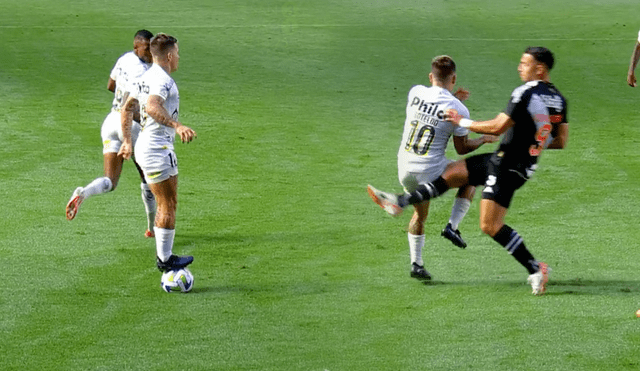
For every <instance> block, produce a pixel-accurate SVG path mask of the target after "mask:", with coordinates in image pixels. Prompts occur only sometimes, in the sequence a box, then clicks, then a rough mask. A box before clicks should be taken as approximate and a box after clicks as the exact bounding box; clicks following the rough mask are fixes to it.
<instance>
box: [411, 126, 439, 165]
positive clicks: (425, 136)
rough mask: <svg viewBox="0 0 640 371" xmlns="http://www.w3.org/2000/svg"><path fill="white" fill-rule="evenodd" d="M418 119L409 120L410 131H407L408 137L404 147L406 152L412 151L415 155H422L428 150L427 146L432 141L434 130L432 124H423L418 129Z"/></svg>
mask: <svg viewBox="0 0 640 371" xmlns="http://www.w3.org/2000/svg"><path fill="white" fill-rule="evenodd" d="M419 123H420V121H417V120H416V121H412V122H411V133H409V139H407V143H406V144H405V145H404V149H405V150H406V151H407V152H413V153H415V154H416V155H419V156H424V155H426V154H427V152H429V147H430V146H431V143H433V138H434V137H435V134H436V131H435V129H434V128H433V126H429V125H424V126H421V127H420V129H418V124H419Z"/></svg>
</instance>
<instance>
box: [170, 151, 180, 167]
mask: <svg viewBox="0 0 640 371" xmlns="http://www.w3.org/2000/svg"><path fill="white" fill-rule="evenodd" d="M169 163H170V164H171V167H176V166H178V159H177V158H175V157H174V156H173V153H171V152H169Z"/></svg>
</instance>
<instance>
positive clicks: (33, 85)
mask: <svg viewBox="0 0 640 371" xmlns="http://www.w3.org/2000/svg"><path fill="white" fill-rule="evenodd" d="M637 10H638V4H637V1H635V0H617V1H610V2H607V3H606V4H605V3H604V2H602V1H596V0H585V1H581V0H580V1H579V0H567V1H562V2H560V1H551V0H542V1H536V2H533V1H524V0H496V1H488V2H487V1H479V0H469V1H465V0H461V1H450V0H434V1H414V0H398V1H384V0H372V1H369V2H367V1H355V0H344V1H337V0H336V1H308V0H300V1H285V0H265V1H258V0H237V1H235V0H233V1H232V0H215V1H196V0H177V1H173V2H152V1H139V2H136V1H121V0H116V1H110V2H97V1H96V2H93V1H65V0H61V1H55V2H54V1H50V0H46V1H45V0H39V1H38V0H33V1H17V0H3V1H2V3H0V36H1V38H0V39H1V40H2V41H1V42H0V45H1V46H0V104H1V105H2V109H1V110H0V140H1V143H2V147H1V148H2V149H1V150H0V154H1V161H0V195H1V196H2V204H3V209H4V211H3V212H2V214H1V215H2V216H0V223H1V224H2V227H1V228H0V265H1V267H2V268H1V270H0V282H1V284H0V287H1V290H2V293H1V294H0V313H1V314H0V339H1V341H0V369H2V370H169V369H170V370H311V371H323V370H330V371H338V370H349V371H351V370H505V371H506V370H563V371H564V370H637V369H640V319H638V318H636V317H635V314H634V313H635V311H636V310H637V309H639V308H640V281H639V278H638V272H639V268H640V263H639V262H640V248H639V246H638V241H639V240H640V233H639V232H638V219H639V217H640V202H639V201H638V184H640V182H639V181H640V149H639V148H640V125H639V123H640V110H639V109H638V107H639V106H640V88H638V89H631V88H630V87H628V86H627V85H626V72H627V67H628V64H629V59H630V55H631V52H632V48H633V45H634V43H635V40H636V37H637V33H638V29H639V28H640V21H639V20H638V12H637ZM140 28H148V29H149V30H151V31H152V32H154V33H157V32H167V33H170V34H173V35H175V36H176V37H177V38H178V39H179V40H180V52H181V57H182V59H181V62H180V69H179V70H178V71H177V72H176V73H175V74H174V78H175V80H176V81H177V83H178V86H179V88H180V93H181V107H180V108H181V120H182V121H183V122H184V123H185V124H186V125H189V126H191V127H193V128H194V129H195V130H196V131H197V133H198V138H197V139H196V140H195V141H194V142H193V143H191V144H189V145H183V144H181V143H177V144H176V152H177V155H178V158H179V161H180V187H179V207H178V216H177V236H176V241H175V247H174V250H175V252H176V253H179V254H187V253H188V254H193V255H194V256H195V259H196V260H195V263H194V264H193V266H192V268H191V270H192V272H193V273H194V275H195V287H194V289H193V292H192V293H189V294H166V293H165V292H163V291H162V290H161V289H160V287H159V282H160V273H159V272H158V271H157V269H156V268H155V264H154V255H155V246H154V243H153V241H151V240H145V239H144V237H143V232H144V228H145V220H144V210H143V206H142V204H141V202H140V188H139V181H138V179H137V174H136V172H135V170H134V169H133V167H132V166H131V164H130V163H127V164H126V165H125V168H124V171H123V176H122V178H121V181H120V184H119V186H118V188H117V190H116V191H115V192H113V193H110V194H107V195H103V196H99V197H94V198H91V199H89V200H88V201H86V202H85V203H84V204H83V206H82V208H81V210H80V213H79V215H78V217H77V218H76V219H75V220H74V221H72V222H68V221H67V220H66V219H65V217H64V212H63V209H64V206H65V204H66V202H67V201H68V199H69V196H70V195H71V192H72V191H73V189H74V188H75V187H77V186H80V185H85V184H87V183H88V182H89V181H91V180H92V179H94V178H95V177H97V176H100V175H101V174H102V155H101V153H102V152H101V143H100V136H99V128H100V125H101V123H102V120H103V119H104V117H105V116H106V114H107V113H108V110H109V107H110V101H111V98H112V97H111V95H110V93H109V92H108V91H107V90H106V83H107V79H108V74H109V71H110V69H111V67H112V66H113V63H114V62H115V60H116V59H117V57H118V56H120V55H121V54H122V53H124V52H126V51H128V50H130V48H131V40H132V36H133V34H134V33H135V31H136V30H138V29H140ZM530 45H543V46H547V47H549V48H550V49H551V50H552V51H554V53H555V55H556V60H557V66H556V67H555V68H554V70H553V71H552V79H553V81H554V83H555V84H556V85H557V86H558V87H559V88H560V89H561V91H562V92H563V94H565V96H566V97H567V99H568V100H569V105H570V106H569V110H570V111H569V119H570V139H569V145H568V147H567V149H566V150H564V151H555V152H554V151H548V152H545V153H544V154H543V157H542V159H541V163H540V170H539V171H538V172H537V174H536V175H535V177H534V178H533V179H532V180H531V181H530V182H529V183H528V184H527V185H525V187H523V188H522V189H521V190H520V191H519V192H518V193H517V194H516V198H515V200H514V202H513V206H512V208H511V211H510V213H509V215H508V217H507V223H508V224H509V225H511V226H513V227H514V228H515V229H516V230H517V231H518V232H519V233H520V234H521V235H522V236H523V238H524V240H525V242H526V243H527V245H528V247H529V248H530V249H531V251H532V252H533V253H534V255H535V256H536V257H537V258H539V259H541V260H544V261H546V262H547V263H549V265H550V266H551V267H553V272H552V276H551V281H550V286H549V288H548V294H547V295H545V296H542V297H534V296H532V295H531V294H530V287H529V286H528V285H527V284H526V271H525V270H524V269H523V268H522V267H521V266H520V265H518V264H517V263H516V262H515V260H514V259H513V258H511V257H510V256H509V255H508V254H507V253H506V252H505V251H504V250H503V249H502V248H500V247H499V246H498V245H497V244H496V243H494V242H493V241H492V240H491V239H490V238H488V237H486V236H484V235H482V233H481V231H480V229H479V227H478V203H477V202H474V203H473V204H472V207H471V210H470V212H469V214H468V215H467V217H466V219H465V220H464V221H463V223H462V224H461V230H462V232H463V235H464V236H465V238H466V239H467V242H468V243H469V247H468V248H467V249H466V250H459V249H457V248H456V247H454V246H452V245H451V244H450V243H448V241H445V240H443V239H442V238H441V237H440V236H439V231H440V229H441V228H442V227H443V225H444V224H445V223H446V220H447V218H448V217H449V213H450V207H451V204H452V199H453V192H450V194H448V195H446V196H444V197H442V198H441V199H438V200H436V201H434V202H433V203H432V208H431V215H430V217H429V222H428V224H427V228H426V234H427V241H426V247H425V251H424V257H425V262H426V266H427V268H428V269H429V270H430V271H431V273H432V274H433V275H434V282H433V283H432V284H429V285H424V284H421V283H419V282H418V281H415V280H412V279H410V278H409V257H408V248H407V242H406V233H405V231H404V228H405V227H406V224H407V223H408V220H409V217H410V216H409V215H403V216H401V217H399V218H396V219H394V218H391V217H388V216H387V215H386V214H384V213H383V212H382V211H381V210H380V209H379V208H378V207H377V206H376V205H374V204H373V203H372V202H371V201H370V200H369V198H368V196H367V194H366V190H365V187H366V185H367V183H371V184H374V185H376V186H377V187H380V188H382V189H390V190H396V191H399V190H400V186H399V184H398V182H397V176H396V151H397V146H398V145H399V141H400V135H401V130H402V129H401V128H402V124H403V120H404V107H405V99H406V94H407V92H408V90H409V88H410V87H411V86H412V85H415V84H418V83H425V84H426V83H428V79H427V76H426V75H427V72H428V66H429V61H430V59H431V58H432V57H433V56H435V55H438V54H449V55H451V56H452V57H453V58H454V59H455V60H456V61H457V63H458V85H459V86H464V87H466V88H468V89H469V90H470V91H471V98H470V100H469V101H468V107H469V108H470V111H471V115H472V118H475V119H489V118H493V117H494V116H495V115H496V114H497V113H498V112H499V111H500V110H502V109H503V108H504V107H505V105H506V102H507V99H508V96H509V94H510V92H511V91H512V90H513V89H514V88H515V87H516V86H517V85H518V84H519V83H520V82H519V79H518V75H517V72H516V67H517V63H518V61H519V58H520V55H521V53H522V51H523V50H524V48H525V47H527V46H530ZM491 149H492V147H487V148H483V149H481V150H480V151H489V150H491ZM451 157H452V158H456V156H455V154H454V153H453V151H451ZM407 214H409V213H407Z"/></svg>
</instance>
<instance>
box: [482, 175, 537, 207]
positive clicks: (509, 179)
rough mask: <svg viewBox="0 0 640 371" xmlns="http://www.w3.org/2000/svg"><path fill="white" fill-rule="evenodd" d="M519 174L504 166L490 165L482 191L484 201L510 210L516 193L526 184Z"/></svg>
mask: <svg viewBox="0 0 640 371" xmlns="http://www.w3.org/2000/svg"><path fill="white" fill-rule="evenodd" d="M526 181H527V180H526V179H525V178H524V177H522V176H521V175H520V174H519V173H517V172H515V171H511V170H510V169H508V168H505V167H504V166H499V165H495V164H490V166H489V169H488V172H487V179H486V180H485V183H484V189H483V190H482V199H483V200H484V199H487V200H493V201H495V202H496V203H497V204H498V205H500V206H502V207H504V208H506V209H508V208H509V206H510V205H511V200H512V199H513V196H514V194H515V192H516V191H517V190H518V189H520V187H522V186H523V185H524V183H526Z"/></svg>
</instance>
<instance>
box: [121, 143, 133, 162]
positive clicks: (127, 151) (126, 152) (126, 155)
mask: <svg viewBox="0 0 640 371" xmlns="http://www.w3.org/2000/svg"><path fill="white" fill-rule="evenodd" d="M132 154H133V145H132V144H131V142H129V141H126V140H125V141H124V142H122V145H121V146H120V150H119V151H118V156H122V158H123V159H125V160H128V159H130V158H131V155H132Z"/></svg>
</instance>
